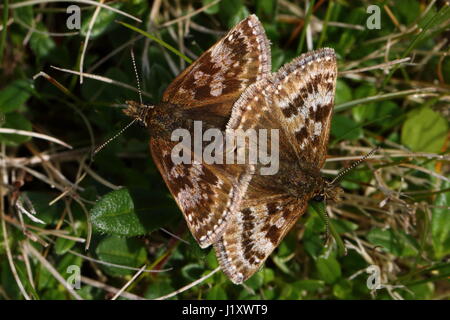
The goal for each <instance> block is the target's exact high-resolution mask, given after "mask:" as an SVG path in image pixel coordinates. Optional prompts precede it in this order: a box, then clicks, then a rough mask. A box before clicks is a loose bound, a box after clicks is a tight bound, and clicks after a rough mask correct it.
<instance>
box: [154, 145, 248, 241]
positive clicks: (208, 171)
mask: <svg viewBox="0 0 450 320" xmlns="http://www.w3.org/2000/svg"><path fill="white" fill-rule="evenodd" d="M176 144H177V142H172V141H167V140H164V139H154V138H152V139H150V150H151V153H152V157H153V160H154V162H155V164H156V166H157V167H158V170H159V172H160V173H161V175H162V176H163V178H164V181H165V182H166V185H167V187H168V188H169V190H170V193H171V194H172V196H173V197H174V198H175V201H176V202H177V204H178V207H179V208H180V210H181V211H182V212H183V215H184V218H185V219H186V222H187V225H188V227H189V230H190V231H191V234H192V236H193V237H194V238H195V240H196V241H197V242H198V244H199V245H200V247H202V248H206V247H208V246H209V245H211V244H212V243H214V242H216V241H217V239H218V238H219V237H220V235H221V234H222V233H223V231H224V229H225V226H226V224H227V221H228V218H229V217H230V213H233V212H234V211H235V210H236V209H237V205H238V204H239V203H240V201H241V197H242V195H244V194H245V190H246V188H247V185H248V181H249V180H250V174H247V173H245V172H244V170H245V168H244V167H242V166H234V168H235V172H231V170H232V168H231V167H228V166H227V170H228V171H227V172H225V171H224V170H223V169H222V168H223V166H220V165H208V164H205V163H202V164H174V163H173V161H172V159H171V151H172V149H173V147H174V146H175V145H176Z"/></svg>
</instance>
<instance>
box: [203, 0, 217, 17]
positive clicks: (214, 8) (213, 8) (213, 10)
mask: <svg viewBox="0 0 450 320" xmlns="http://www.w3.org/2000/svg"><path fill="white" fill-rule="evenodd" d="M214 1H216V0H202V3H203V6H206V5H208V4H210V3H211V2H214ZM219 8H220V7H219V3H216V4H215V5H213V6H211V7H209V8H208V9H206V10H205V12H206V13H207V14H216V13H218V12H219Z"/></svg>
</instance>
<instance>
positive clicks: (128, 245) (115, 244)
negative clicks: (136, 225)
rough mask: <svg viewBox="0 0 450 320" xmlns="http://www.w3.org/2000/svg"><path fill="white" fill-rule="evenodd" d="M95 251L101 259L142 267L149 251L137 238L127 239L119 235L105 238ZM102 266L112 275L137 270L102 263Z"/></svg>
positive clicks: (126, 273) (127, 273)
mask: <svg viewBox="0 0 450 320" xmlns="http://www.w3.org/2000/svg"><path fill="white" fill-rule="evenodd" d="M95 253H96V254H97V256H98V257H99V259H100V260H102V261H104V262H109V263H114V264H118V265H123V266H128V267H134V268H140V267H142V266H143V265H144V264H145V261H146V260H147V251H146V250H145V247H144V246H143V244H142V243H140V242H139V241H137V240H136V239H134V238H132V239H127V238H122V237H117V236H108V237H106V238H104V239H103V240H102V241H101V242H100V243H99V245H98V246H97V248H96V249H95ZM102 268H103V269H104V270H105V271H106V272H107V273H109V274H110V275H112V276H121V275H129V274H134V273H136V271H135V270H128V269H123V268H117V267H112V266H105V265H102Z"/></svg>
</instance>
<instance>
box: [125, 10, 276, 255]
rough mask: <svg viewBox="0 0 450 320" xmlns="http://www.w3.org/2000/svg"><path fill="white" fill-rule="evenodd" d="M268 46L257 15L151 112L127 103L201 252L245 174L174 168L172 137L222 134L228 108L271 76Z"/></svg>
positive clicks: (232, 204) (233, 204)
mask: <svg viewBox="0 0 450 320" xmlns="http://www.w3.org/2000/svg"><path fill="white" fill-rule="evenodd" d="M270 59H271V55H270V46H269V41H268V40H267V37H266V35H265V33H264V29H263V27H262V25H261V23H260V22H259V20H258V18H257V17H256V16H255V15H251V16H249V17H248V18H246V19H244V20H243V21H241V22H240V23H238V24H237V25H236V26H235V27H234V28H233V29H232V30H230V31H229V32H228V34H226V35H225V36H224V37H223V38H222V39H221V40H220V41H218V42H217V43H216V44H215V45H213V46H212V47H211V48H210V49H208V50H207V51H206V52H204V53H203V54H202V55H201V56H200V57H199V58H198V59H197V60H196V61H195V62H194V63H192V64H191V65H190V66H189V67H188V68H187V69H186V70H184V71H183V72H182V73H181V74H180V75H179V76H177V77H176V79H175V80H174V81H173V82H172V83H171V84H170V85H169V87H168V88H167V89H166V91H165V92H164V94H163V98H162V101H161V103H159V104H157V105H155V106H147V105H142V104H139V103H137V102H127V104H128V109H127V110H126V111H125V113H126V114H127V115H129V116H131V117H134V118H136V119H138V120H140V121H141V122H142V123H143V124H144V125H145V126H146V127H147V128H148V131H149V133H150V150H151V154H152V157H153V160H154V162H155V163H156V165H157V167H158V169H159V171H160V173H161V175H162V176H163V178H164V181H165V182H166V184H167V186H168V188H169V190H170V192H171V194H172V195H173V197H174V198H175V200H176V202H177V204H178V206H179V208H180V209H181V211H182V212H183V215H184V217H185V219H186V221H187V224H188V226H189V229H190V231H191V233H192V235H193V237H194V238H195V239H196V240H197V242H198V243H199V245H200V247H202V248H205V247H207V246H209V245H211V244H212V243H214V242H216V241H217V240H218V239H219V237H220V235H221V234H222V232H223V231H224V229H225V226H226V224H227V221H228V219H229V217H230V216H231V215H232V214H233V212H234V211H235V210H236V209H237V207H238V205H239V202H240V198H241V196H242V195H243V194H244V192H245V189H246V188H247V181H248V180H249V178H250V177H249V176H248V174H246V173H245V172H244V170H242V168H241V167H237V166H235V168H236V171H235V172H233V167H228V166H227V167H225V166H224V165H207V164H205V163H201V164H200V163H199V164H174V163H173V161H172V159H171V150H172V149H173V148H174V146H175V145H176V144H177V142H174V141H171V139H170V138H171V133H172V132H173V131H174V130H176V129H178V128H184V129H188V130H190V131H192V130H193V126H194V121H202V123H203V126H204V129H207V128H219V129H221V130H224V129H225V126H226V123H227V121H228V119H229V117H230V114H231V110H232V106H233V104H234V103H235V101H236V100H237V99H238V98H239V96H240V95H241V94H242V92H243V91H244V90H245V89H246V88H247V87H248V86H250V85H251V84H253V83H255V82H257V81H259V80H261V79H263V78H264V77H266V76H267V75H268V74H269V73H270V70H271V60H270Z"/></svg>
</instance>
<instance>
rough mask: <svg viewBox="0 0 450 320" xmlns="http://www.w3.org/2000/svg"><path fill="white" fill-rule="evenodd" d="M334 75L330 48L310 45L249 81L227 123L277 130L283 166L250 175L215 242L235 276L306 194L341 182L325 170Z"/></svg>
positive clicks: (253, 265)
mask: <svg viewBox="0 0 450 320" xmlns="http://www.w3.org/2000/svg"><path fill="white" fill-rule="evenodd" d="M336 76H337V66H336V57H335V53H334V50H333V49H329V48H325V49H320V50H317V51H313V52H309V53H306V54H304V55H302V56H300V57H298V58H296V59H294V60H293V61H292V62H291V63H289V64H287V65H285V66H283V67H282V68H281V69H280V70H279V71H278V72H277V73H275V74H272V75H271V76H267V77H265V78H264V79H262V80H260V81H258V82H256V83H255V84H253V85H252V86H250V87H249V88H247V90H246V91H245V92H244V93H243V94H242V96H241V97H240V98H239V100H238V101H237V102H236V103H235V105H234V107H233V112H232V115H231V118H230V121H229V123H228V125H227V129H228V130H237V129H242V130H243V131H246V130H248V129H255V130H258V129H278V132H279V170H278V172H277V173H276V174H274V175H260V174H256V173H255V174H254V175H253V177H252V179H251V181H250V183H249V185H248V188H247V189H246V191H245V195H243V200H242V201H241V203H240V205H239V209H238V210H236V212H235V213H234V214H233V215H231V217H230V220H229V222H228V224H227V227H226V229H225V232H224V233H223V234H222V237H221V239H220V240H219V241H218V242H216V243H215V244H214V248H215V250H216V254H217V258H218V260H219V263H220V266H221V268H222V270H223V271H224V273H225V274H226V275H227V276H228V277H229V278H230V279H231V280H232V281H233V282H234V283H236V284H239V283H242V282H243V281H245V280H246V279H248V278H249V277H251V276H252V275H253V274H254V273H255V272H256V271H257V270H258V269H259V268H260V267H261V266H262V264H263V263H264V261H265V260H266V259H267V258H268V256H269V255H270V254H271V253H272V251H273V250H274V249H275V248H276V247H277V246H278V245H279V243H280V242H281V240H282V239H283V238H284V237H285V235H286V234H287V233H288V231H289V230H290V229H291V228H292V226H293V225H294V224H295V222H296V221H297V219H298V218H299V217H300V216H301V215H302V214H303V213H304V212H305V210H306V208H307V206H308V201H309V200H311V199H313V198H314V199H316V200H319V201H320V200H323V198H327V199H335V198H336V197H337V194H338V192H339V190H340V189H339V188H337V187H334V184H330V183H328V182H327V181H326V180H325V179H323V178H322V176H321V174H320V169H321V168H322V166H323V164H324V161H325V157H326V154H327V144H328V137H329V132H330V125H331V116H332V111H333V104H334V94H335V87H336ZM256 166H258V165H256ZM255 172H257V171H255Z"/></svg>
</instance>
